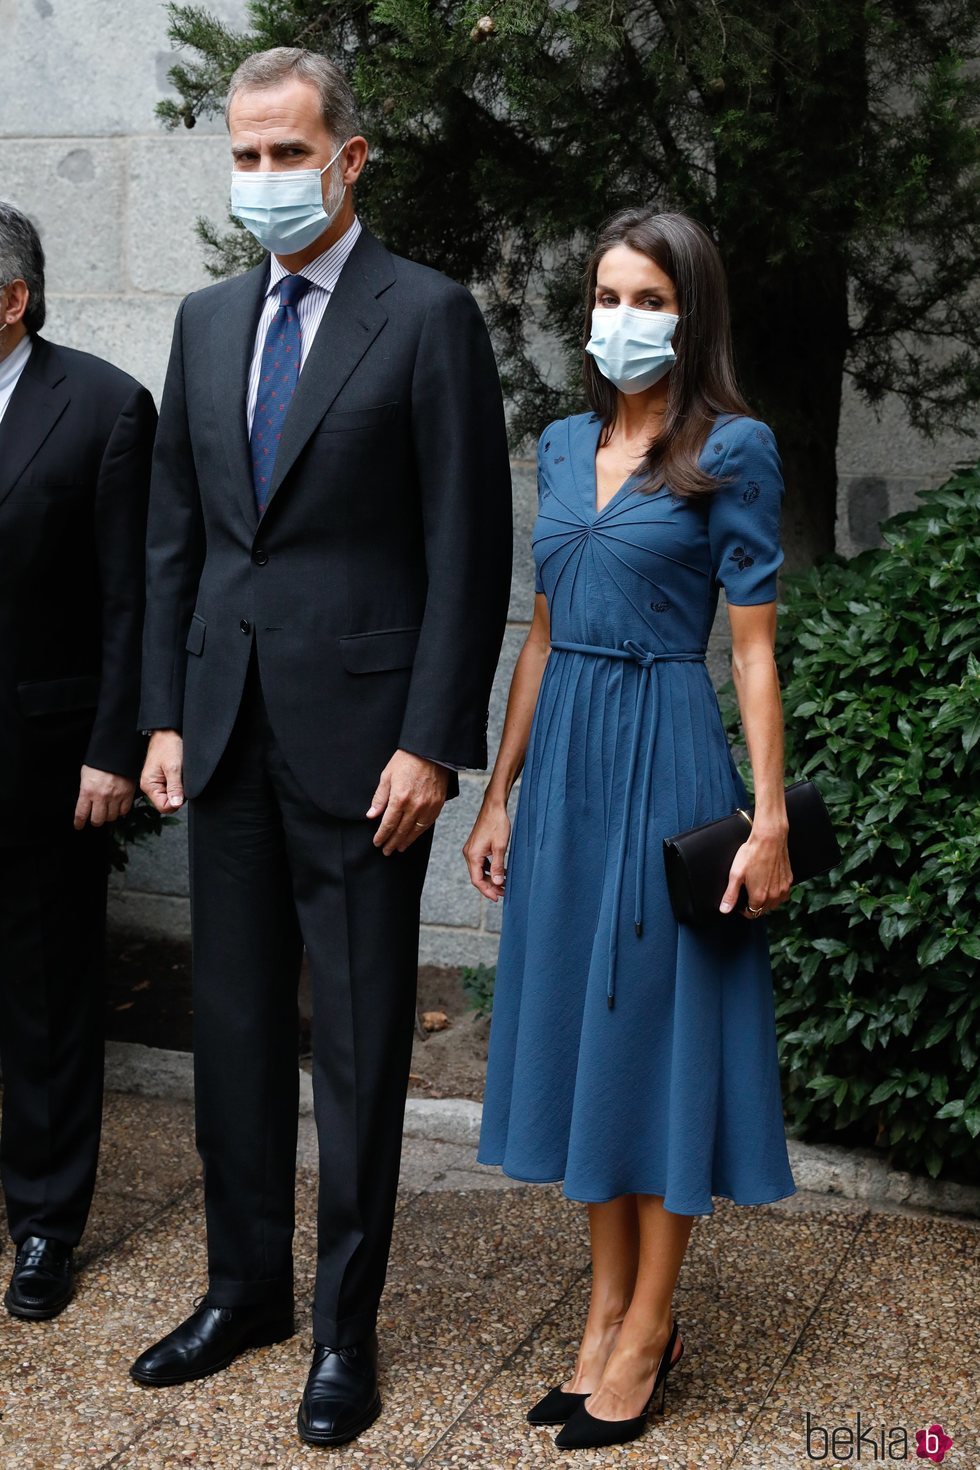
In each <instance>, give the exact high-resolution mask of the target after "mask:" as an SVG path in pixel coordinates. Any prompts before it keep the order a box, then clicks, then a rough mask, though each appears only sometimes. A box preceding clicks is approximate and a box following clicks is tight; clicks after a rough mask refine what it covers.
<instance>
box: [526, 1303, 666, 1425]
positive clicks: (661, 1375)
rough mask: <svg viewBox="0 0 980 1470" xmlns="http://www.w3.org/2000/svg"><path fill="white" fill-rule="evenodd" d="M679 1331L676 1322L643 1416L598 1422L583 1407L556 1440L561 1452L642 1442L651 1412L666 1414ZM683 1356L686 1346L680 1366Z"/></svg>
mask: <svg viewBox="0 0 980 1470" xmlns="http://www.w3.org/2000/svg"><path fill="white" fill-rule="evenodd" d="M678 1327H679V1324H678V1323H677V1322H675V1323H674V1325H673V1327H672V1328H671V1333H670V1338H669V1340H668V1343H667V1346H666V1347H665V1348H664V1351H663V1355H662V1357H661V1359H660V1363H659V1365H658V1367H657V1375H656V1377H655V1378H654V1380H653V1389H652V1391H651V1393H650V1397H649V1399H648V1400H647V1405H646V1408H645V1409H644V1410H643V1413H642V1414H637V1416H636V1418H635V1419H596V1418H595V1416H594V1415H593V1414H590V1413H589V1411H588V1409H587V1408H586V1407H585V1404H584V1403H582V1404H580V1405H579V1407H578V1408H577V1409H576V1410H575V1412H574V1414H572V1416H571V1418H570V1419H569V1420H568V1421H567V1423H566V1424H565V1427H564V1429H562V1430H561V1431H560V1432H559V1433H558V1434H557V1435H556V1436H555V1444H556V1445H557V1446H558V1448H559V1449H560V1450H595V1449H602V1448H603V1447H604V1446H605V1445H613V1444H626V1443H627V1442H628V1441H629V1440H631V1439H639V1437H640V1435H641V1434H642V1433H643V1431H644V1429H645V1428H646V1426H647V1417H648V1415H649V1414H650V1413H651V1411H653V1412H655V1413H658V1414H662V1413H663V1411H664V1402H665V1400H666V1396H667V1374H668V1373H669V1372H670V1370H671V1368H672V1367H673V1366H674V1364H673V1363H672V1362H671V1355H672V1354H673V1351H674V1345H675V1343H676V1342H677V1332H678ZM683 1356H684V1345H683V1343H682V1344H681V1350H680V1352H679V1354H678V1356H677V1361H678V1363H679V1362H680V1360H681V1358H682V1357H683ZM658 1393H659V1395H660V1403H659V1405H658V1406H657V1408H656V1409H654V1400H655V1399H656V1397H657V1395H658Z"/></svg>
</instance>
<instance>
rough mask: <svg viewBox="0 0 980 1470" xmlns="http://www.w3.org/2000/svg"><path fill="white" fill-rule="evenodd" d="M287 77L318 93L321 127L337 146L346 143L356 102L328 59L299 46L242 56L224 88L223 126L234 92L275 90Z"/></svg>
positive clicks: (356, 124) (355, 127) (354, 118)
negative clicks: (225, 95)
mask: <svg viewBox="0 0 980 1470" xmlns="http://www.w3.org/2000/svg"><path fill="white" fill-rule="evenodd" d="M291 77H299V78H300V79H301V80H302V81H304V82H310V83H311V84H312V85H313V86H314V87H315V88H316V89H317V92H318V93H319V96H320V110H321V112H322V113H323V123H324V127H325V128H326V130H327V132H328V133H329V134H330V136H331V138H333V139H334V140H335V141H336V143H337V145H338V146H340V145H342V144H344V143H346V142H347V139H348V138H353V137H354V135H355V134H356V133H357V132H358V130H359V127H360V123H359V120H358V107H357V98H356V97H355V96H354V92H353V89H352V88H351V85H350V82H348V80H347V78H346V77H345V76H344V74H343V72H342V71H341V70H340V67H339V66H337V65H336V64H335V63H334V62H332V61H331V60H330V59H329V57H326V56H320V55H319V54H318V52H316V51H307V50H305V49H304V48H303V47H302V46H273V47H272V49H271V50H269V51H256V52H255V54H254V55H253V56H246V58H245V60H244V61H243V62H242V63H241V65H240V66H239V67H238V69H237V70H236V71H235V73H234V74H233V76H232V79H231V81H230V82H229V84H228V96H227V98H226V100H225V122H226V123H227V121H228V114H229V111H230V109H231V103H232V98H233V97H234V96H235V94H236V93H237V92H244V91H253V90H258V89H260V88H262V87H278V86H279V85H280V84H281V83H282V82H285V81H288V80H289V79H290V78H291Z"/></svg>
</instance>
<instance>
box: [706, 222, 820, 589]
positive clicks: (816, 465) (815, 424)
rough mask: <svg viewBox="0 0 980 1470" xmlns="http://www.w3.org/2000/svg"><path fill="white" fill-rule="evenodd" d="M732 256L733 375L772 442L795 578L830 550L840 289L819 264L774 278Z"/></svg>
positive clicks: (754, 257) (748, 257)
mask: <svg viewBox="0 0 980 1470" xmlns="http://www.w3.org/2000/svg"><path fill="white" fill-rule="evenodd" d="M740 243H742V242H740ZM740 255H741V258H739V256H738V255H736V256H735V258H732V256H731V255H729V259H728V272H729V281H730V286H731V293H732V327H733V332H734V336H735V360H736V366H737V369H738V373H739V380H740V382H741V384H742V388H743V391H744V393H745V396H746V398H747V399H748V401H749V404H750V406H751V407H752V409H753V410H754V412H755V413H757V414H758V415H759V417H760V418H762V419H764V420H765V421H766V422H767V423H768V424H770V425H771V427H772V429H773V431H774V433H775V435H776V441H777V443H778V445H779V452H780V455H781V457H782V461H783V476H784V479H785V482H786V499H785V502H784V508H783V548H784V551H785V553H786V560H785V563H784V569H785V570H786V571H798V570H800V569H802V568H803V567H808V566H811V565H812V564H813V562H814V561H815V560H816V559H817V557H819V556H823V555H824V554H825V553H827V552H830V551H833V549H834V528H835V522H836V514H837V433H838V428H839V424H840V399H841V383H842V380H843V374H844V357H845V353H846V345H847V282H846V279H845V276H844V272H843V269H842V268H838V269H837V270H830V269H828V261H827V259H826V257H824V259H823V260H820V261H817V260H814V259H812V258H806V257H802V258H797V259H796V260H795V261H794V262H792V267H791V270H789V271H778V272H777V271H773V270H767V268H766V265H765V257H764V255H760V254H759V253H757V252H756V251H754V250H752V249H751V248H749V249H748V250H747V251H746V252H745V253H744V254H742V253H741V252H740Z"/></svg>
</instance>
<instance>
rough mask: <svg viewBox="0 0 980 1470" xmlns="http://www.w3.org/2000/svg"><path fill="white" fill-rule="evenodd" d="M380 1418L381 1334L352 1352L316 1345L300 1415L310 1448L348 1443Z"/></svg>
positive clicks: (300, 1426) (302, 1432)
mask: <svg viewBox="0 0 980 1470" xmlns="http://www.w3.org/2000/svg"><path fill="white" fill-rule="evenodd" d="M380 1413H381V1395H380V1393H379V1392H378V1335H377V1333H376V1332H372V1333H371V1336H370V1337H366V1338H365V1339H364V1341H363V1342H359V1343H356V1344H355V1345H354V1346H353V1347H342V1348H332V1347H328V1346H327V1345H326V1344H325V1343H322V1342H315V1343H314V1344H313V1363H312V1365H311V1367H310V1375H309V1377H308V1378H307V1380H306V1388H305V1390H304V1392H303V1399H302V1402H301V1403H300V1406H299V1413H298V1414H297V1416H296V1427H297V1429H298V1430H299V1437H300V1439H302V1440H305V1441H306V1443H307V1444H318V1445H338V1444H346V1443H347V1442H348V1440H351V1439H356V1438H357V1436H358V1435H359V1434H361V1433H363V1431H364V1430H365V1429H367V1427H368V1425H369V1424H373V1423H374V1421H375V1419H377V1417H378V1415H379V1414H380Z"/></svg>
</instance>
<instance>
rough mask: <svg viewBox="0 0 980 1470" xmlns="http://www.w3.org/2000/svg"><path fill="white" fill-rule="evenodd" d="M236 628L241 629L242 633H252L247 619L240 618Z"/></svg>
mask: <svg viewBox="0 0 980 1470" xmlns="http://www.w3.org/2000/svg"><path fill="white" fill-rule="evenodd" d="M238 626H239V627H240V628H241V630H242V632H243V633H251V631H252V624H251V623H250V622H249V620H248V618H242V620H241V622H240V623H239V624H238Z"/></svg>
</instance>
